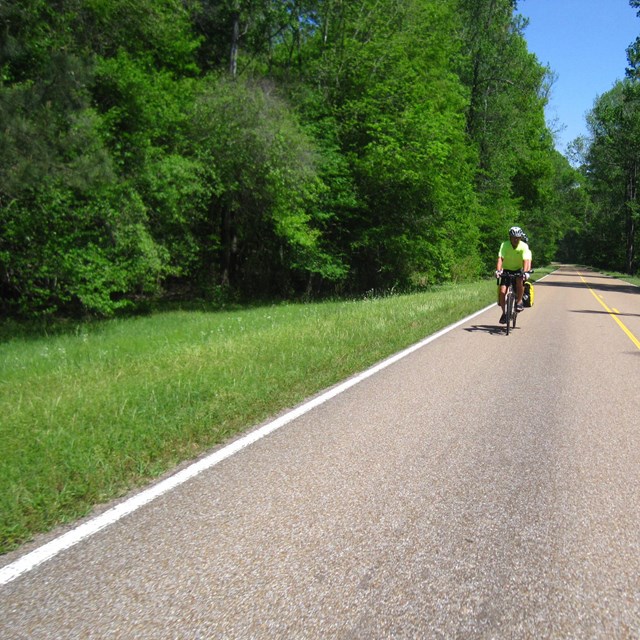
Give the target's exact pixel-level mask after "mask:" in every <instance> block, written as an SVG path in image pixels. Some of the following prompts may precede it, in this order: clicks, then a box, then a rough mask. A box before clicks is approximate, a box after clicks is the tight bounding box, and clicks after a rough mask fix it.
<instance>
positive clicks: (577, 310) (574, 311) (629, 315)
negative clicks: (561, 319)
mask: <svg viewBox="0 0 640 640" xmlns="http://www.w3.org/2000/svg"><path fill="white" fill-rule="evenodd" d="M571 313H600V314H603V315H605V316H609V315H613V316H626V317H627V318H640V313H616V312H615V311H614V312H613V313H609V312H608V311H598V310H597V309H573V310H572V311H571Z"/></svg>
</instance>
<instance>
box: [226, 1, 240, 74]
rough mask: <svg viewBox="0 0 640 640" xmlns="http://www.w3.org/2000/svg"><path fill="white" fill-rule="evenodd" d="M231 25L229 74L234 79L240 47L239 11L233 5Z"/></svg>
mask: <svg viewBox="0 0 640 640" xmlns="http://www.w3.org/2000/svg"><path fill="white" fill-rule="evenodd" d="M231 17H232V21H233V25H232V29H231V32H232V33H231V55H230V56H229V73H230V74H231V77H232V78H235V77H236V75H237V73H238V49H239V47H240V9H239V7H238V4H237V3H235V5H234V10H233V13H232V14H231Z"/></svg>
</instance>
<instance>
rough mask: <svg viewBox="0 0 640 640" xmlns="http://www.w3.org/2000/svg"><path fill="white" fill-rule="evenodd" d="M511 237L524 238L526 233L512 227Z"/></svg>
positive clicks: (510, 230)
mask: <svg viewBox="0 0 640 640" xmlns="http://www.w3.org/2000/svg"><path fill="white" fill-rule="evenodd" d="M509 235H510V236H511V237H512V238H522V237H523V236H524V231H523V230H522V229H521V228H520V227H511V229H509Z"/></svg>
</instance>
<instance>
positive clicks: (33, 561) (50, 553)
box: [0, 303, 495, 586]
mask: <svg viewBox="0 0 640 640" xmlns="http://www.w3.org/2000/svg"><path fill="white" fill-rule="evenodd" d="M494 306H495V303H493V304H490V305H489V306H487V307H485V308H484V309H480V311H476V312H475V313H473V314H471V315H470V316H467V317H466V318H463V319H462V320H459V321H458V322H455V323H454V324H452V325H449V326H448V327H445V328H444V329H441V330H440V331H438V332H436V333H434V334H432V335H430V336H429V337H428V338H425V339H424V340H421V341H420V342H417V343H416V344H414V345H412V346H410V347H408V348H406V349H404V350H403V351H400V352H398V353H396V354H395V355H393V356H391V357H390V358H387V359H386V360H383V361H382V362H380V363H378V364H377V365H374V366H373V367H371V368H370V369H367V370H366V371H363V372H362V373H360V374H357V375H355V376H354V377H352V378H349V379H348V380H346V381H345V382H343V383H341V384H339V385H337V386H336V387H333V388H331V389H329V390H328V391H326V392H324V393H322V394H321V395H319V396H317V397H316V398H313V399H312V400H309V401H308V402H306V403H305V404H303V405H300V406H299V407H297V408H295V409H292V410H291V411H289V412H288V413H286V414H284V415H282V416H280V417H279V418H276V419H275V420H273V421H272V422H269V423H267V424H265V425H264V426H262V427H260V428H259V429H256V430H255V431H252V432H251V433H248V434H247V435H246V436H244V437H242V438H240V439H239V440H236V441H235V442H232V443H230V444H228V445H227V446H226V447H223V448H222V449H219V450H218V451H216V452H214V453H212V454H211V455H209V456H206V457H205V458H202V459H201V460H199V461H197V462H194V463H193V464H192V465H190V466H188V467H186V468H185V469H183V470H182V471H179V472H178V473H176V474H175V475H173V476H170V477H169V478H167V479H166V480H162V481H161V482H159V483H158V484H156V485H154V486H152V487H149V488H148V489H145V490H143V491H141V492H140V493H138V494H136V495H134V496H132V497H131V498H129V499H128V500H125V501H124V502H122V503H120V504H118V505H116V506H115V507H112V508H111V509H109V510H108V511H105V512H104V513H102V514H100V515H99V516H96V517H95V518H92V519H91V520H89V521H87V522H85V523H83V524H81V525H79V526H77V527H76V528H75V529H72V530H71V531H69V532H67V533H64V534H62V535H61V536H59V537H58V538H55V539H54V540H51V541H50V542H47V543H46V544H44V545H42V546H41V547H38V548H37V549H35V550H34V551H31V552H30V553H27V554H26V555H24V556H22V557H21V558H19V559H18V560H16V561H14V562H12V563H11V564H8V565H6V566H5V567H2V569H0V586H1V585H5V584H7V583H8V582H11V581H12V580H15V579H16V578H17V577H18V576H21V575H22V574H24V573H27V572H29V571H31V570H32V569H34V568H35V567H37V566H38V565H40V564H42V563H43V562H46V561H47V560H50V559H51V558H53V557H54V556H56V555H58V554H59V553H60V552H61V551H64V550H65V549H69V548H70V547H72V546H74V545H75V544H78V543H79V542H81V541H83V540H85V539H86V538H88V537H90V536H92V535H93V534H95V533H98V531H101V530H102V529H104V528H106V527H108V526H110V525H112V524H114V523H116V522H117V521H118V520H120V519H121V518H124V517H125V516H126V515H129V514H130V513H133V512H134V511H136V510H137V509H139V508H140V507H142V506H144V505H146V504H149V503H150V502H151V501H153V500H155V499H156V498H159V497H160V496H162V495H164V494H165V493H168V492H169V491H171V490H172V489H175V488H176V487H179V486H180V485H181V484H184V483H185V482H187V480H190V479H191V478H194V477H195V476H197V475H199V474H200V473H202V472H203V471H206V470H207V469H210V468H211V467H213V466H215V465H216V464H218V463H219V462H222V461H223V460H225V459H226V458H229V457H230V456H232V455H234V454H235V453H237V452H238V451H240V450H242V449H244V448H245V447H248V446H249V445H251V444H253V443H254V442H256V441H258V440H260V439H261V438H264V437H265V436H266V435H269V434H270V433H272V432H274V431H276V430H277V429H280V427H283V426H284V425H286V424H288V423H289V422H292V421H293V420H295V419H296V418H299V417H300V416H302V415H304V414H305V413H307V412H309V411H311V410H312V409H314V408H315V407H318V406H320V405H321V404H324V403H325V402H327V400H331V398H335V397H336V396H337V395H339V394H341V393H342V392H343V391H346V390H347V389H350V388H351V387H353V386H355V385H356V384H358V383H360V382H362V381H363V380H366V379H367V378H369V377H370V376H372V375H374V374H376V373H378V372H379V371H382V370H383V369H385V368H386V367H388V366H390V365H392V364H394V363H395V362H398V361H399V360H402V358H405V357H406V356H408V355H409V354H411V353H413V352H414V351H417V350H418V349H421V348H422V347H424V346H425V345H427V344H429V343H430V342H433V341H434V340H437V339H438V338H440V337H441V336H443V335H444V334H445V333H448V332H449V331H452V330H453V329H456V328H458V327H459V326H460V325H462V324H465V323H466V322H469V320H472V319H473V318H475V317H476V316H479V315H481V314H482V313H484V312H485V311H488V310H489V309H491V308H493V307H494Z"/></svg>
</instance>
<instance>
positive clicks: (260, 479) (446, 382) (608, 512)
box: [0, 267, 640, 640]
mask: <svg viewBox="0 0 640 640" xmlns="http://www.w3.org/2000/svg"><path fill="white" fill-rule="evenodd" d="M499 315H500V312H499V310H498V308H497V307H494V308H492V309H491V310H489V311H486V312H484V313H483V314H481V315H479V316H477V317H475V318H473V319H472V320H470V321H469V322H467V323H465V324H463V325H462V326H460V327H457V328H456V329H454V330H452V331H449V332H448V333H446V334H445V335H443V336H442V337H440V338H439V339H437V340H435V341H433V342H430V343H429V344H427V345H425V346H424V347H423V348H421V349H419V350H417V351H415V352H414V353H412V354H411V355H409V356H407V357H405V358H403V359H402V360H400V361H399V362H396V363H395V364H393V365H391V366H389V367H387V368H386V369H384V370H383V371H381V372H380V373H377V374H376V375H374V376H371V377H369V378H367V379H366V380H363V381H362V382H360V383H359V384H357V385H355V386H353V387H351V388H350V389H348V390H347V391H345V392H344V393H341V394H340V395H338V396H336V397H335V398H333V399H332V400H330V401H328V402H325V403H324V404H322V405H321V406H318V407H316V408H314V409H313V410H311V411H309V412H307V413H305V414H304V415H302V416H301V417H299V418H297V419H296V420H294V421H293V422H291V423H290V424H288V425H286V426H285V427H283V428H281V429H279V430H278V431H275V432H273V433H271V434H270V435H268V436H266V437H264V438H263V439H261V440H259V441H258V442H255V443H254V444H252V445H251V446H249V447H247V448H245V449H243V450H241V451H240V452H239V453H237V454H235V455H233V456H232V457H229V458H227V459H225V460H224V461H222V462H220V463H219V464H217V465H216V466H214V467H212V468H211V469H209V470H207V471H205V472H203V473H201V474H199V475H198V476H197V477H195V478H193V479H192V480H190V481H189V482H187V483H185V484H183V485H181V486H179V487H177V488H175V489H174V490H172V491H170V492H168V493H166V494H164V495H162V496H160V497H158V498H157V499H155V500H154V501H153V502H151V503H149V504H147V505H146V506H144V507H142V508H140V509H138V510H137V511H135V512H134V513H132V514H130V515H128V516H126V517H124V518H122V519H120V520H119V521H117V522H116V523H115V524H113V525H111V526H109V527H106V528H105V529H103V530H101V531H99V532H98V533H96V534H95V535H92V536H91V537H89V538H87V539H86V540H84V541H82V542H79V543H78V544H76V545H75V546H73V547H71V548H70V549H67V550H65V551H62V552H61V553H59V554H57V555H56V556H55V557H53V558H52V559H50V560H48V561H47V562H44V563H42V564H40V565H38V566H36V567H35V568H33V569H32V570H30V571H28V572H26V573H24V574H22V575H20V576H19V577H17V578H15V579H13V580H11V581H9V582H7V583H6V584H4V585H2V586H0V637H1V638H3V639H6V640H8V639H22V638H24V639H29V640H35V639H40V638H47V639H49V638H56V639H57V638H82V639H89V638H144V639H146V638H159V639H160V638H162V639H164V638H176V639H182V638H185V639H187V638H202V639H209V638H362V639H372V638H465V639H466V638H536V639H539V638H606V639H612V638H639V637H640V393H639V390H640V389H639V387H640V343H639V342H638V337H639V336H640V289H637V288H634V287H631V286H629V285H625V284H624V283H621V282H620V281H616V280H613V279H611V278H607V277H606V276H602V275H599V274H596V273H588V272H578V271H576V270H574V269H572V268H569V267H564V268H562V269H560V270H559V271H557V272H555V273H554V274H552V275H551V276H549V277H547V278H546V279H545V280H544V281H542V282H540V283H537V284H536V298H535V305H534V307H533V308H531V309H527V310H525V311H524V312H523V313H522V314H520V316H519V322H518V327H517V328H516V330H515V331H514V332H513V333H511V335H509V336H508V337H507V336H505V335H504V332H503V330H502V329H500V328H498V325H497V320H498V317H499ZM13 559H14V558H13V557H12V558H11V560H13ZM5 564H6V559H5Z"/></svg>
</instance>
